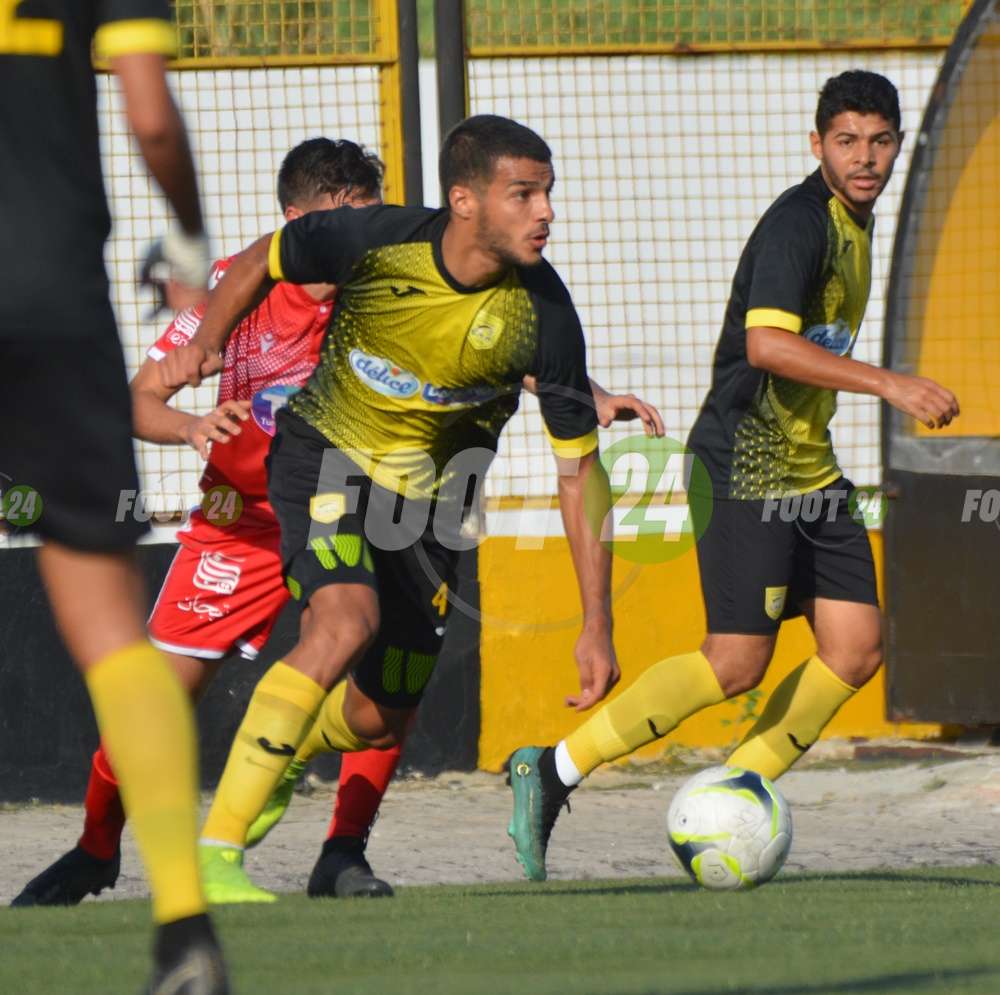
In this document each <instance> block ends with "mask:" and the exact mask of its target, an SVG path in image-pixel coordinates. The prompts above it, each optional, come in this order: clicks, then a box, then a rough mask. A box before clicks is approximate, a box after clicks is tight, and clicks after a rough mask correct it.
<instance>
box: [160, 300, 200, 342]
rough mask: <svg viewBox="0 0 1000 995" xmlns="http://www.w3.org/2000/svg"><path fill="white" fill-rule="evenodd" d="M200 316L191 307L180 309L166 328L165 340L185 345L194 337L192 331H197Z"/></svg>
mask: <svg viewBox="0 0 1000 995" xmlns="http://www.w3.org/2000/svg"><path fill="white" fill-rule="evenodd" d="M200 324H201V318H200V317H199V316H198V314H197V312H195V311H194V310H192V309H189V310H187V311H181V313H180V314H178V315H177V317H176V318H174V320H173V321H172V322H171V324H170V328H169V329H168V330H167V336H166V337H167V341H168V342H169V343H170V344H171V345H175V346H177V345H187V344H188V343H189V342H190V341H191V339H193V338H194V333H195V332H197V331H198V326H199V325H200Z"/></svg>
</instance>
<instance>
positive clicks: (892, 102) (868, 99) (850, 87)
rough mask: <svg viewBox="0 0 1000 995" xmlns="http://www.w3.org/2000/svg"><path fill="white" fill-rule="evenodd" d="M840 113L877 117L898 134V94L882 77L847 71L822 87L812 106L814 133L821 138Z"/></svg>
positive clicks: (862, 71)
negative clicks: (884, 120)
mask: <svg viewBox="0 0 1000 995" xmlns="http://www.w3.org/2000/svg"><path fill="white" fill-rule="evenodd" d="M844 111H856V112H857V113H858V114H881V115H882V117H884V118H885V119H886V121H888V122H889V123H890V124H891V125H892V127H893V129H894V130H895V131H899V125H900V120H901V119H900V114H899V93H898V92H897V91H896V88H895V87H894V86H893V85H892V83H890V82H889V80H887V79H886V78H885V77H884V76H880V75H879V74H878V73H872V72H868V70H866V69H849V70H848V71H847V72H845V73H841V74H840V75H839V76H831V77H830V79H828V80H827V81H826V83H824V84H823V89H822V90H820V93H819V103H818V104H817V105H816V130H817V131H818V132H819V133H820V135H825V134H826V132H827V130H828V129H829V127H830V122H831V121H832V120H833V119H834V118H835V117H836V116H837V115H838V114H843V112H844Z"/></svg>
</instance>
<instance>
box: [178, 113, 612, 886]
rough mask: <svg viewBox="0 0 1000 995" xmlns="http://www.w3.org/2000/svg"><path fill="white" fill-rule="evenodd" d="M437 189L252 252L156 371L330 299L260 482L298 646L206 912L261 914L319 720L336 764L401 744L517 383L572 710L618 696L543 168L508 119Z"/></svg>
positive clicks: (457, 154) (220, 795)
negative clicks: (256, 847)
mask: <svg viewBox="0 0 1000 995" xmlns="http://www.w3.org/2000/svg"><path fill="white" fill-rule="evenodd" d="M441 179H442V187H443V188H444V189H445V190H446V191H447V194H448V207H446V208H444V209H442V210H438V211H432V210H427V209H424V208H404V207H387V206H383V207H375V208H362V209H360V210H353V211H343V210H339V211H331V212H327V213H316V214H312V215H310V216H308V217H306V218H303V219H301V220H297V221H293V222H291V223H290V224H288V225H287V226H286V227H285V228H284V229H282V230H281V231H280V232H277V233H275V234H274V235H273V236H267V237H266V238H263V239H261V240H260V241H259V242H257V243H256V244H255V245H253V246H251V247H250V248H249V249H248V250H247V251H246V252H244V253H243V254H241V255H240V256H238V257H236V259H235V260H234V262H233V263H232V266H231V267H230V270H229V272H228V274H227V276H226V279H225V280H224V281H222V283H221V284H220V285H219V287H218V289H217V290H216V292H215V293H214V294H213V297H212V299H211V300H210V301H209V305H208V308H207V310H206V313H205V317H204V319H203V321H202V324H201V328H200V329H199V331H198V333H197V335H196V336H195V338H194V340H193V342H192V345H191V346H189V347H188V349H187V350H185V351H184V352H183V353H181V352H175V353H174V356H175V357H176V358H175V359H174V361H173V366H172V367H164V368H163V372H164V375H165V376H170V377H172V378H173V377H179V378H180V379H182V380H187V381H188V382H197V381H198V380H199V379H200V376H201V375H202V374H205V373H208V372H211V371H212V370H214V369H217V368H218V356H217V354H218V351H219V349H220V348H221V346H222V345H223V343H224V341H225V336H226V334H227V333H228V331H229V329H230V328H231V327H232V325H233V324H234V323H235V321H236V320H237V319H238V317H239V316H240V315H241V314H242V313H243V312H244V311H245V310H246V309H247V308H248V307H250V306H251V305H252V304H253V302H254V300H255V299H256V298H257V296H258V295H259V294H260V293H261V292H262V290H264V289H265V288H266V287H268V286H269V285H270V283H271V281H273V280H278V279H287V280H291V281H293V282H297V283H313V282H316V281H329V282H332V283H336V284H337V285H338V287H339V294H338V298H337V307H336V310H335V314H334V317H333V319H332V322H331V326H330V330H329V333H328V335H327V338H326V341H325V343H324V346H323V349H322V353H321V357H320V362H319V365H318V366H317V368H316V372H315V373H314V374H313V376H312V378H311V379H310V381H309V382H308V384H307V385H306V387H305V388H304V389H303V390H302V391H301V392H300V393H299V394H297V395H296V396H295V397H294V398H293V399H292V401H291V402H290V404H289V406H288V408H286V409H285V411H283V412H282V413H281V414H280V415H279V429H278V433H277V435H276V437H275V441H274V443H273V445H272V448H271V455H270V464H269V473H270V487H269V496H270V499H271V503H272V505H273V506H274V509H275V511H276V512H277V515H278V518H279V521H280V522H281V531H282V556H283V560H284V566H285V575H286V580H287V583H288V586H289V588H290V590H291V592H292V595H293V597H295V598H296V599H298V600H299V601H300V603H301V604H302V605H303V607H304V611H303V616H302V625H301V637H300V641H299V643H298V645H297V646H296V647H295V648H294V649H292V650H291V652H290V653H288V654H287V655H286V657H285V658H284V660H283V661H281V662H279V663H277V664H275V665H274V667H273V668H272V669H271V670H270V671H269V672H268V673H267V674H266V675H265V676H264V678H263V679H262V680H261V682H260V683H259V684H258V685H257V689H256V691H255V693H254V696H253V699H252V700H251V702H250V705H249V707H248V710H247V714H246V717H245V719H244V721H243V724H242V726H241V727H240V730H239V731H238V733H237V735H236V741H235V743H234V745H233V749H232V752H231V754H230V758H229V762H228V764H227V766H226V769H225V772H224V774H223V777H222V781H221V783H220V785H219V788H218V791H217V793H216V797H215V801H214V803H213V806H212V810H211V812H210V813H209V817H208V820H207V822H206V824H205V827H204V829H203V833H202V843H203V845H202V850H201V852H202V866H203V869H204V871H205V880H206V888H207V889H208V894H209V898H210V900H216V899H218V900H220V901H254V900H257V901H266V900H268V899H269V898H270V896H269V895H267V893H266V892H262V891H261V890H260V889H257V888H255V886H254V885H253V884H252V883H251V882H250V881H249V879H248V878H247V877H246V875H245V873H244V872H243V869H242V859H243V852H242V847H243V844H244V842H245V840H246V833H247V828H248V826H249V824H250V823H251V821H252V820H253V819H254V818H255V817H256V816H257V814H258V813H259V812H260V810H261V809H262V808H263V806H264V805H265V803H266V802H267V800H268V798H269V796H270V795H271V793H272V791H273V789H274V787H275V785H276V784H277V783H278V780H279V778H280V777H281V775H282V773H283V771H284V770H285V767H286V766H287V765H288V762H289V760H290V758H291V757H292V756H293V754H294V753H295V751H296V748H297V747H298V746H299V744H300V743H301V742H302V740H303V738H304V736H305V735H306V732H307V730H308V729H309V727H310V725H311V724H312V722H313V719H314V718H315V717H316V716H317V714H319V730H320V735H322V736H323V737H324V738H325V740H326V742H327V743H328V744H329V745H330V746H332V747H336V748H337V749H341V750H348V751H350V750H357V749H363V748H365V747H367V746H376V747H379V746H381V747H386V746H389V745H391V744H393V743H394V742H396V741H397V740H398V738H399V737H400V735H401V733H402V731H403V730H404V729H405V727H406V724H407V723H408V722H409V720H410V717H411V716H412V714H413V710H414V708H415V707H416V705H417V703H418V702H419V699H420V695H421V693H422V691H423V688H424V686H425V684H426V682H427V679H428V677H429V676H430V673H431V670H432V669H433V666H434V662H435V660H436V657H437V654H438V651H439V649H440V646H441V642H442V640H443V637H444V631H445V626H446V624H447V620H448V613H449V611H450V610H451V608H452V606H453V604H454V601H455V597H456V592H455V590H454V569H455V562H456V558H457V551H458V549H459V548H460V547H461V546H462V543H463V540H462V537H461V526H462V520H463V512H464V510H465V509H466V508H467V507H468V506H469V504H470V503H471V501H472V500H474V494H473V492H474V491H475V487H476V484H477V483H478V482H480V481H481V480H482V476H483V475H484V474H485V471H486V469H487V467H488V465H489V462H490V459H491V458H492V456H493V454H494V452H495V450H496V445H497V438H498V436H499V434H500V431H501V429H502V428H503V426H504V424H505V423H506V422H507V420H508V419H509V418H510V416H511V415H512V414H513V413H514V411H515V410H516V408H517V404H518V397H519V392H520V389H521V384H522V380H523V378H524V377H525V376H526V375H531V376H534V377H535V379H536V382H537V388H536V389H537V392H538V398H539V404H540V407H541V412H542V416H543V419H544V422H545V428H546V433H547V435H548V437H549V439H550V441H551V443H552V446H553V448H554V450H555V453H556V455H557V460H558V463H559V470H560V477H559V492H560V504H561V508H562V513H563V519H564V522H565V526H566V532H567V536H568V538H569V542H570V547H571V550H572V553H573V560H574V564H575V567H576V572H577V576H578V580H579V584H580V593H581V598H582V601H583V617H584V621H583V629H582V632H581V635H580V637H579V639H578V641H577V644H576V659H577V664H578V667H579V671H580V693H579V695H577V696H575V697H574V699H573V701H574V704H576V705H577V706H578V707H579V708H581V709H583V708H588V707H590V706H591V705H593V704H594V703H595V702H597V701H599V700H600V699H601V698H603V697H604V695H605V694H606V693H607V692H608V690H609V689H610V688H611V687H612V686H613V685H614V683H615V681H616V680H617V678H618V664H617V661H616V659H615V654H614V648H613V646H612V641H611V605H610V594H609V588H610V566H611V563H610V553H609V551H608V550H607V549H606V548H605V547H604V546H603V545H602V544H601V543H600V541H599V536H598V534H597V533H596V532H595V531H594V530H592V529H591V526H590V524H589V521H588V518H587V513H586V511H585V508H584V496H585V493H587V492H594V493H595V494H596V498H595V501H594V505H595V506H596V507H597V508H598V510H599V509H600V506H601V504H602V503H603V505H604V506H605V507H606V506H607V504H608V483H607V477H606V476H605V474H604V471H603V469H602V468H601V465H600V463H599V461H598V459H597V433H596V429H597V418H596V416H595V412H594V402H593V396H592V394H591V389H590V383H589V381H588V378H587V369H586V362H585V350H584V340H583V333H582V330H581V328H580V323H579V319H578V317H577V314H576V310H575V309H574V307H573V303H572V300H571V299H570V296H569V294H568V292H567V291H566V288H565V287H564V286H563V284H562V282H561V281H560V280H559V277H558V276H557V275H556V273H555V271H554V270H553V269H552V267H551V266H549V264H548V263H547V262H546V261H545V260H544V259H543V257H542V252H543V250H544V248H545V245H546V242H547V240H548V235H549V226H550V224H551V223H552V220H553V212H552V206H551V202H550V191H551V189H552V184H553V182H554V174H553V168H552V161H551V152H550V150H549V148H548V146H547V145H546V144H545V143H544V142H543V141H542V139H541V138H539V137H538V135H536V134H535V133H534V132H532V131H530V130H529V129H527V128H525V127H523V126H522V125H519V124H517V123H516V122H514V121H511V120H509V119H506V118H500V117H494V116H479V117H473V118H469V119H468V120H467V121H465V122H463V123H461V124H460V125H458V126H457V127H456V128H455V129H454V130H453V131H452V132H451V133H450V134H449V136H448V137H447V139H446V140H445V143H444V146H443V149H442V152H441ZM465 544H466V545H468V540H465ZM457 596H458V597H459V598H460V597H461V592H457ZM348 675H349V676H348ZM345 677H346V678H347V679H346V680H343V678H345ZM338 682H340V683H339V684H338ZM330 688H335V690H334V691H333V692H332V693H331V694H330V695H329V697H327V692H328V690H329V689H330Z"/></svg>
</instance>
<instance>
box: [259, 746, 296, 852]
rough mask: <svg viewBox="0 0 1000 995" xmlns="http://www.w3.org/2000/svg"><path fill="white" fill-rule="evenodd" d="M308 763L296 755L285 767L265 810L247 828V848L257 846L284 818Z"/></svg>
mask: <svg viewBox="0 0 1000 995" xmlns="http://www.w3.org/2000/svg"><path fill="white" fill-rule="evenodd" d="M306 767H307V764H304V763H303V762H302V761H301V760H296V759H295V758H294V757H293V758H292V760H291V762H290V763H289V764H288V766H287V767H286V768H285V773H284V774H282V775H281V780H280V781H279V782H278V786H277V787H276V788H275V789H274V793H273V794H272V795H271V797H270V798H268V800H267V804H266V805H265V806H264V811H263V812H261V813H260V815H258V816H257V818H256V819H254V821H253V823H252V825H251V826H250V828H249V829H248V830H247V843H246V845H247V849H249V848H250V847H252V846H256V845H257V844H258V843H260V841H261V840H262V839H264V837H265V836H267V834H268V833H269V832H270V831H271V830H272V829H274V827H275V826H276V825H277V824H278V823H279V822H281V820H282V819H283V818H284V815H285V812H287V811H288V806H289V805H291V803H292V795H293V794H295V788H296V786H297V785H298V783H299V781H301V780H302V776H303V775H304V774H305V772H306Z"/></svg>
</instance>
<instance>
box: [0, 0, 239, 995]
mask: <svg viewBox="0 0 1000 995" xmlns="http://www.w3.org/2000/svg"><path fill="white" fill-rule="evenodd" d="M28 6H33V7H34V8H35V9H33V10H32V11H30V12H29V11H28V10H26V9H18V8H26V7H28ZM38 7H41V8H42V10H41V11H39V10H38V9H37V8H38ZM32 15H33V16H32ZM0 22H2V29H3V30H2V38H3V42H2V44H0V105H2V107H3V113H2V115H0V172H2V182H0V215H2V217H3V226H4V240H3V248H2V249H0V253H2V259H3V269H4V276H5V289H4V294H3V296H2V298H0V424H3V425H4V426H5V428H4V431H3V432H2V433H0V470H2V472H3V474H4V475H6V477H7V478H12V479H13V480H14V481H15V482H16V483H17V484H18V485H20V486H21V487H22V493H23V489H25V488H30V489H31V493H32V494H33V495H34V503H35V508H36V511H37V512H38V513H39V514H37V516H32V517H35V518H36V520H34V521H31V520H25V521H23V522H18V521H15V522H8V523H7V525H8V526H9V525H18V524H23V525H25V526H30V527H32V528H33V529H34V530H35V531H37V532H38V534H39V535H41V537H42V538H43V540H44V545H43V546H42V549H41V551H40V552H39V556H38V564H39V569H40V572H41V575H42V578H43V580H44V582H45V586H46V589H47V591H48V594H49V599H50V601H51V604H52V609H53V613H54V614H55V618H56V622H57V624H58V626H59V630H60V632H61V634H62V637H63V639H64V640H65V642H66V644H67V647H68V648H69V651H70V653H71V654H72V656H73V658H74V659H75V660H76V663H77V665H78V667H79V668H80V670H81V671H82V672H83V674H84V677H85V679H86V682H87V688H88V690H89V692H90V696H91V699H92V701H93V705H94V711H95V712H96V715H97V721H98V725H99V726H100V729H101V735H102V736H103V738H104V741H105V742H106V743H107V744H108V749H109V751H110V752H111V754H112V755H113V756H114V757H115V758H116V763H117V765H118V773H119V776H120V778H121V783H122V796H123V799H124V803H125V808H126V810H127V811H128V813H129V817H130V819H131V820H132V824H133V827H134V830H135V836H136V840H137V842H138V844H139V849H140V851H141V852H142V855H143V859H144V861H145V863H146V869H147V873H148V875H149V882H150V888H151V890H152V893H153V917H154V920H155V922H156V924H157V930H156V942H155V950H154V958H155V970H154V977H153V981H152V985H151V988H150V990H151V991H152V992H153V993H161V992H162V993H166V992H170V993H174V995H180V993H195V992H197V993H199V995H209V993H222V992H225V991H227V990H228V988H227V983H226V977H225V970H224V966H223V962H222V955H221V953H220V950H219V946H218V943H217V942H216V939H215V936H214V934H213V931H212V927H211V924H210V922H209V919H208V917H207V915H206V914H205V899H204V896H203V894H202V890H201V883H200V881H199V875H198V865H197V859H196V852H195V839H196V831H197V811H198V779H197V752H196V748H195V729H194V724H193V721H192V716H191V706H190V703H189V702H188V700H187V697H186V696H185V694H184V692H183V690H182V689H181V687H180V684H179V683H178V681H177V679H176V677H175V676H174V674H173V673H172V672H171V670H170V667H169V666H168V664H167V662H166V660H164V659H163V656H162V654H161V653H160V652H159V651H157V650H156V649H154V648H153V647H152V646H151V645H150V644H149V641H148V639H147V638H146V630H145V625H144V620H143V607H144V597H143V593H142V587H143V585H142V579H141V576H140V574H139V571H138V569H137V567H136V565H135V562H134V559H133V553H132V547H133V546H134V544H135V541H136V539H137V538H138V537H139V536H140V535H141V534H142V533H143V532H144V531H146V526H144V525H141V524H139V523H138V522H137V521H136V520H135V519H134V518H130V519H125V520H121V519H119V518H118V517H117V515H116V511H117V508H118V504H119V500H120V495H121V493H122V492H124V491H128V490H130V489H131V490H136V489H138V478H137V474H136V468H135V461H134V458H133V454H132V439H131V418H130V412H129V409H130V401H129V393H128V387H127V384H126V378H125V365H124V361H123V358H122V351H121V345H120V342H119V339H118V333H117V330H116V327H115V319H114V315H113V313H112V310H111V304H110V301H109V297H108V280H107V275H106V273H105V269H104V259H103V246H104V241H105V239H106V238H107V235H108V231H109V229H110V218H109V216H108V209H107V203H106V199H105V195H104V189H103V184H102V178H101V165H100V156H99V151H98V128H97V106H96V105H97V101H96V95H95V80H94V73H93V69H92V68H91V51H92V48H93V50H94V51H96V53H97V55H98V56H100V57H103V58H106V59H109V60H110V62H111V66H112V69H113V70H114V72H115V73H116V74H117V77H118V79H119V81H120V83H121V86H122V91H123V94H124V98H125V110H126V114H127V116H128V121H129V125H130V127H131V129H132V131H133V133H134V135H135V137H136V139H137V141H138V144H139V149H140V151H141V153H142V155H143V157H144V159H145V161H146V165H147V166H148V168H149V171H150V172H151V173H152V175H153V176H154V178H155V179H156V180H157V182H158V183H159V185H160V186H161V188H162V189H163V191H164V193H165V194H166V196H167V198H168V200H169V201H170V203H171V206H172V207H173V208H174V211H175V212H176V214H177V218H178V221H179V223H180V226H179V228H177V229H176V230H174V231H172V232H171V234H170V235H169V236H168V238H167V239H166V240H165V241H164V243H163V245H162V250H161V255H162V257H163V259H164V261H165V262H166V264H167V267H168V270H169V273H170V275H171V276H172V277H173V278H174V279H175V280H176V281H178V283H177V284H175V285H172V286H171V288H170V290H171V298H172V300H173V303H174V304H175V306H185V305H186V304H190V303H193V302H194V300H196V299H198V298H200V297H201V296H203V295H204V293H205V286H206V282H207V277H208V272H209V264H210V257H209V254H208V244H207V239H206V238H205V235H204V232H203V228H202V216H201V208H200V205H199V198H198V188H197V183H196V180H195V173H194V167H193V165H192V162H191V156H190V152H189V150H188V143H187V135H186V132H185V129H184V124H183V121H182V120H181V117H180V115H179V113H178V111H177V108H176V106H175V105H174V102H173V99H172V97H171V95H170V91H169V89H168V87H167V82H166V76H165V70H164V55H167V54H170V53H172V52H173V49H174V45H175V35H174V28H173V26H172V24H171V23H170V20H169V9H168V7H167V3H166V0H118V2H116V3H114V4H108V3H95V2H93V0H74V2H72V3H70V2H68V0H50V2H48V3H46V4H44V5H20V4H16V3H14V4H7V5H6V6H5V8H4V12H3V16H2V18H0ZM5 504H6V506H7V507H8V508H10V507H12V504H11V503H9V502H5ZM21 504H22V505H23V502H21ZM29 662H30V661H25V664H27V663H29Z"/></svg>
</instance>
